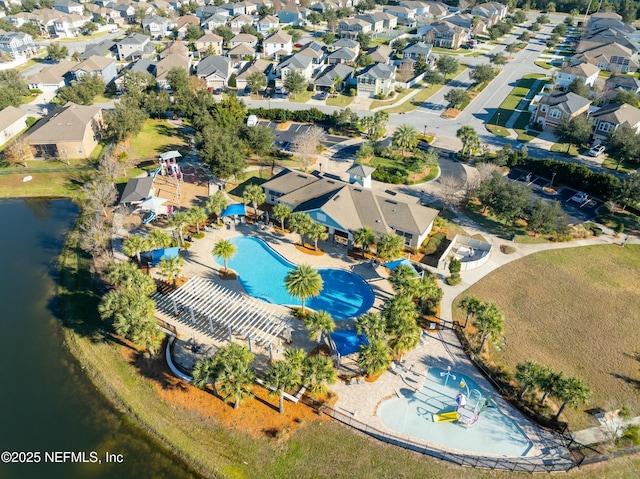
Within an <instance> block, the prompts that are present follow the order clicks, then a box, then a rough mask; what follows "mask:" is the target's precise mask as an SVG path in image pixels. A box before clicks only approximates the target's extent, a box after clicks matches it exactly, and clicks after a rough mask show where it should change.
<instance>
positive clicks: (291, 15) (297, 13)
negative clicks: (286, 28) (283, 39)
mask: <svg viewBox="0 0 640 479" xmlns="http://www.w3.org/2000/svg"><path fill="white" fill-rule="evenodd" d="M305 18H306V14H305V10H304V9H300V8H299V7H296V6H295V4H294V5H287V6H286V7H284V8H282V9H281V10H279V11H278V20H280V23H282V24H284V25H293V26H294V27H298V26H302V25H304V24H305Z"/></svg>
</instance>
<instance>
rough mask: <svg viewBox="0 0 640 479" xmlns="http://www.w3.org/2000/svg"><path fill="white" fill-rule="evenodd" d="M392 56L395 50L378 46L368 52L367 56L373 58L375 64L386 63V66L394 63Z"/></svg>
mask: <svg viewBox="0 0 640 479" xmlns="http://www.w3.org/2000/svg"><path fill="white" fill-rule="evenodd" d="M392 55H393V48H391V47H388V46H386V45H378V46H377V47H374V48H372V49H371V50H369V51H368V52H367V56H368V57H369V58H371V59H372V60H373V62H374V63H384V64H386V65H389V64H391V63H392V61H391V57H392Z"/></svg>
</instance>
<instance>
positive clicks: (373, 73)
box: [356, 63, 396, 98]
mask: <svg viewBox="0 0 640 479" xmlns="http://www.w3.org/2000/svg"><path fill="white" fill-rule="evenodd" d="M356 81H357V88H358V96H364V97H369V98H373V97H374V96H378V97H383V98H386V97H388V96H389V94H390V93H391V92H392V91H393V90H394V89H395V86H396V67H395V66H393V65H386V64H384V63H376V64H374V65H369V66H368V67H367V68H365V69H364V70H361V71H360V72H358V73H357V74H356Z"/></svg>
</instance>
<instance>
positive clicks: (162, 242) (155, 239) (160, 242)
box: [149, 228, 173, 249]
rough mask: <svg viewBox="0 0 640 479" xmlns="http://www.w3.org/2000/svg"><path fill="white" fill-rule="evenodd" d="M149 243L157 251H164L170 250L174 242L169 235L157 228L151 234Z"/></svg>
mask: <svg viewBox="0 0 640 479" xmlns="http://www.w3.org/2000/svg"><path fill="white" fill-rule="evenodd" d="M149 243H150V246H151V247H153V248H155V249H162V248H169V247H170V246H171V243H173V240H172V239H171V235H170V234H169V233H167V232H166V231H162V230H160V229H157V228H156V229H154V230H153V231H152V232H151V233H149Z"/></svg>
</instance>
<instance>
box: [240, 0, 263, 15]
mask: <svg viewBox="0 0 640 479" xmlns="http://www.w3.org/2000/svg"><path fill="white" fill-rule="evenodd" d="M238 5H244V13H245V14H246V15H257V14H258V9H259V8H260V7H259V6H258V5H257V4H256V2H253V1H251V2H248V1H242V2H238Z"/></svg>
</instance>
